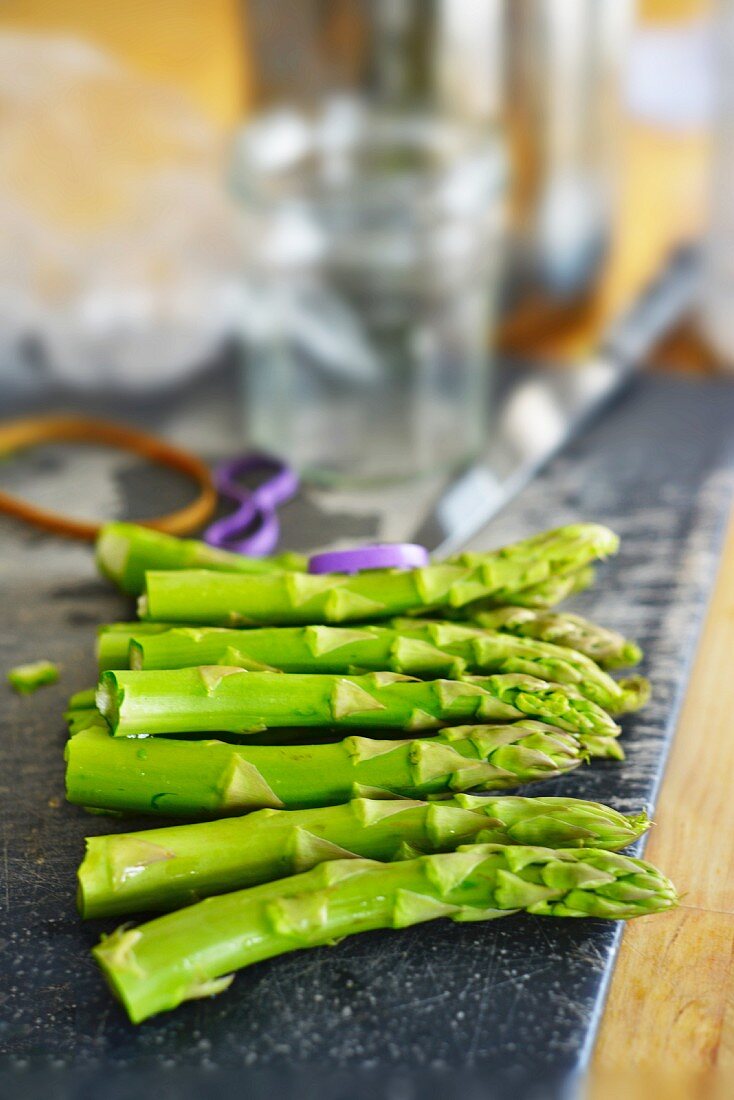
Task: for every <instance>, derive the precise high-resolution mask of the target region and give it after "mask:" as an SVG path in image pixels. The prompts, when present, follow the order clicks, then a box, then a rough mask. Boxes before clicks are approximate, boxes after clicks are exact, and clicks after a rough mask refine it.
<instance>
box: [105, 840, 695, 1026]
mask: <svg viewBox="0 0 734 1100" xmlns="http://www.w3.org/2000/svg"><path fill="white" fill-rule="evenodd" d="M676 904H677V897H676V892H675V888H674V886H673V885H672V883H671V882H670V881H669V880H668V879H667V878H665V876H664V875H662V874H661V873H660V871H658V870H657V869H656V868H655V867H653V866H652V865H651V864H649V863H645V862H644V861H643V860H641V859H633V858H631V857H630V856H624V855H620V854H618V853H616V852H605V851H602V850H599V849H594V848H588V849H582V850H580V851H573V850H560V851H559V850H553V849H551V848H538V847H528V846H524V845H520V846H517V847H512V846H509V845H505V846H503V845H498V844H475V845H470V846H468V847H462V848H459V849H458V851H456V852H449V853H443V854H438V855H428V856H421V857H419V858H418V859H410V860H405V861H397V862H394V863H376V862H374V861H373V860H368V859H338V860H334V861H333V862H328V863H321V864H319V866H318V867H314V868H313V869H312V870H310V871H306V872H305V873H303V874H300V875H293V876H292V877H291V878H286V879H280V880H278V881H277V882H270V883H266V884H264V885H262V886H253V887H251V888H249V889H247V890H237V891H235V892H234V893H230V894H221V895H219V896H217V897H210V898H206V899H205V900H204V901H201V902H199V903H198V904H197V905H189V906H187V907H186V908H184V909H178V910H176V912H174V913H167V914H166V915H165V916H162V917H157V918H156V919H155V920H152V921H150V922H148V923H147V924H142V925H140V926H138V927H137V928H130V927H129V926H127V925H124V926H122V927H121V928H118V929H117V931H116V932H113V933H112V935H111V936H108V937H107V938H106V939H103V940H102V942H101V943H100V944H99V945H98V946H97V947H95V948H94V950H93V954H94V957H95V958H96V960H97V962H98V963H99V965H100V966H101V967H102V970H103V971H104V974H105V977H106V979H107V981H108V983H109V985H110V986H111V988H112V989H113V991H114V992H115V993H116V995H117V996H118V997H119V999H120V1000H121V1001H122V1003H123V1005H124V1006H125V1008H126V1010H127V1013H128V1015H129V1017H130V1019H131V1020H132V1021H133V1023H139V1022H140V1021H141V1020H145V1019H146V1018H147V1017H149V1016H153V1015H154V1014H155V1013H157V1012H163V1011H165V1010H166V1009H172V1008H175V1007H176V1006H177V1005H179V1004H181V1003H182V1002H183V1001H186V1000H191V999H195V998H198V997H208V996H210V995H212V994H215V993H220V992H222V991H223V990H225V989H226V988H227V987H228V986H229V985H230V983H231V981H232V976H233V975H232V971H234V970H239V969H241V968H242V967H245V966H250V965H252V964H253V963H256V962H260V961H261V960H263V959H268V958H272V957H273V956H275V955H282V954H285V953H286V952H288V951H295V950H297V949H299V948H302V947H316V946H318V945H326V944H333V943H334V941H336V940H340V939H342V938H343V937H344V936H350V935H353V934H354V933H357V932H366V931H368V930H370V929H375V928H407V927H409V926H410V925H413V924H418V923H421V922H422V921H428V920H434V919H436V918H438V917H448V918H449V919H450V920H454V921H478V920H492V919H493V918H495V917H501V916H505V915H508V914H509V913H514V912H518V911H522V910H525V911H526V912H528V913H532V914H535V915H538V916H553V917H597V918H599V917H600V918H604V919H610V920H627V919H629V918H632V917H638V916H643V915H644V914H646V913H655V912H659V911H662V910H665V909H671V908H672V907H673V906H675V905H676Z"/></svg>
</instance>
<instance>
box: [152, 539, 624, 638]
mask: <svg viewBox="0 0 734 1100" xmlns="http://www.w3.org/2000/svg"><path fill="white" fill-rule="evenodd" d="M617 545H618V539H617V537H616V535H614V534H613V532H611V531H610V530H609V529H608V528H606V527H601V526H599V525H597V524H591V523H587V524H583V523H580V524H575V525H573V526H569V527H561V528H559V529H558V530H556V531H547V532H544V533H543V534H540V535H535V536H534V537H533V538H529V539H526V540H525V541H524V542H517V543H514V544H513V545H511V546H506V547H504V548H503V549H501V550H495V551H492V552H490V553H486V554H459V555H457V556H456V557H453V558H449V559H448V560H447V561H445V562H443V563H442V564H440V565H428V566H426V567H425V568H423V569H404V570H399V569H375V570H367V571H365V572H362V573H357V574H356V575H354V576H350V575H348V574H342V573H338V574H337V573H331V574H324V575H322V576H312V575H310V574H308V573H295V572H294V573H259V574H253V575H251V576H247V577H245V576H242V575H239V576H238V575H236V574H234V573H213V572H205V571H201V570H190V571H186V570H184V571H181V572H174V571H170V570H169V571H167V572H160V571H156V570H153V571H149V572H148V573H147V574H146V586H145V595H144V596H142V597H141V600H140V614H141V618H144V619H151V620H158V621H161V622H166V621H170V622H185V621H190V622H196V623H208V624H211V625H214V626H217V625H222V626H243V625H250V626H256V625H258V624H262V625H265V626H275V625H281V624H282V625H287V624H298V623H342V622H349V621H354V620H362V619H364V620H366V619H385V618H389V617H390V616H392V615H398V614H402V613H403V612H407V611H419V610H430V609H431V608H439V607H443V606H448V607H463V606H464V605H466V604H468V603H471V602H473V601H475V600H478V599H480V598H482V597H487V596H491V597H492V598H493V599H495V600H499V601H501V602H502V603H510V602H512V598H513V597H516V596H517V594H518V592H520V591H521V590H522V589H527V588H529V587H532V586H535V585H538V584H541V583H546V582H548V581H549V580H551V579H554V578H557V577H565V576H566V575H568V574H570V573H575V572H576V571H577V570H578V569H580V568H581V567H582V566H584V565H586V564H587V563H588V562H590V561H593V560H594V559H596V558H599V557H605V556H606V555H607V554H613V553H614V552H615V551H616V549H617Z"/></svg>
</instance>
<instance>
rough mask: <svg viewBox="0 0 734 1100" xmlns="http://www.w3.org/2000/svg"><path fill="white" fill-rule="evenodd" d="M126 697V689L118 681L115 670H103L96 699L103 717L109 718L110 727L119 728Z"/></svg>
mask: <svg viewBox="0 0 734 1100" xmlns="http://www.w3.org/2000/svg"><path fill="white" fill-rule="evenodd" d="M124 697H125V690H124V688H121V687H120V685H119V684H118V682H117V677H116V676H115V674H114V673H113V672H103V673H102V677H101V679H100V681H99V684H98V685H97V691H96V693H95V696H94V701H95V703H96V704H97V710H98V711H99V712H100V714H101V715H102V717H103V718H106V719H107V722H108V723H109V726H110V729H112V730H113V731H114V730H116V729H117V726H118V723H119V721H120V706H121V704H122V700H123V699H124Z"/></svg>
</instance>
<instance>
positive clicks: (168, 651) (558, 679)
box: [103, 619, 649, 714]
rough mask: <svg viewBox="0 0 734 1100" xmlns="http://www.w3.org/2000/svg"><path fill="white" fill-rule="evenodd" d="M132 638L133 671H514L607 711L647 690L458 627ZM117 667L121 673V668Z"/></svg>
mask: <svg viewBox="0 0 734 1100" xmlns="http://www.w3.org/2000/svg"><path fill="white" fill-rule="evenodd" d="M131 633H132V639H131V642H130V653H129V665H130V667H131V668H133V669H148V670H152V669H172V668H191V667H193V666H196V665H213V664H219V663H221V664H224V665H229V666H233V667H235V666H236V667H240V668H244V669H247V670H249V671H264V670H270V671H273V670H280V671H281V672H298V673H311V672H323V673H344V674H348V673H350V672H355V671H357V670H359V671H372V670H374V671H382V670H390V671H392V672H400V673H404V674H408V675H413V676H419V677H426V678H431V677H436V676H444V677H447V678H451V679H454V678H457V677H460V676H463V675H465V674H467V673H483V674H487V673H503V672H519V673H524V674H526V675H530V676H537V677H540V678H542V679H545V680H550V681H552V682H553V683H557V684H571V685H573V686H574V687H575V688H577V689H578V691H580V692H581V694H582V695H584V696H586V698H587V699H591V700H593V701H594V702H595V703H598V704H599V706H600V707H603V708H604V709H605V710H607V711H609V712H610V714H621V713H623V712H625V711H630V710H637V709H638V708H639V707H640V706H642V705H643V704H644V703H645V702H646V700H647V697H648V693H649V692H648V685H647V681H645V680H644V679H643V678H642V677H636V678H634V679H630V680H627V681H621V682H620V683H617V682H616V681H615V680H613V679H612V678H611V676H609V675H608V674H607V673H606V672H603V671H602V670H601V669H600V668H599V666H598V665H595V664H594V662H593V661H592V660H590V659H589V658H588V657H585V656H584V655H583V654H580V653H577V652H576V651H575V650H573V649H567V648H565V647H563V646H556V645H553V644H551V643H548V642H539V641H536V640H535V639H532V638H522V637H520V638H517V637H514V636H513V635H511V634H500V633H493V634H490V633H488V632H487V631H485V630H482V629H480V628H478V627H473V626H464V625H463V624H462V625H459V624H456V623H441V622H434V621H419V620H415V619H399V620H395V621H394V622H392V623H391V624H390V625H389V626H362V627H357V626H352V627H338V626H290V627H288V626H282V627H270V628H268V627H266V628H263V629H258V628H253V629H251V630H227V629H226V628H223V627H216V626H210V627H205V626H203V627H182V628H180V629H171V630H164V631H156V632H153V633H148V634H146V633H143V634H142V635H141V636H140V637H135V635H134V629H133V630H132V631H131ZM104 636H105V635H103V637H104ZM106 636H111V637H114V638H117V637H120V636H121V635H120V634H112V635H106ZM115 667H116V668H118V669H124V668H125V667H126V665H120V664H118V665H117V666H115Z"/></svg>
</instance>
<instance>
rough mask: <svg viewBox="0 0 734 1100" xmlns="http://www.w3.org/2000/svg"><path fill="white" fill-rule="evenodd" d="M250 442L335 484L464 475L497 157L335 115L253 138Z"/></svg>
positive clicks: (360, 115)
mask: <svg viewBox="0 0 734 1100" xmlns="http://www.w3.org/2000/svg"><path fill="white" fill-rule="evenodd" d="M232 176H233V186H234V191H235V194H236V196H237V198H238V199H239V201H240V203H241V205H242V208H243V210H244V212H245V213H246V215H247V216H248V224H249V226H250V227H251V232H250V234H249V240H250V244H249V250H248V257H247V273H246V283H247V292H248V295H249V301H250V309H249V315H250V318H251V317H252V316H253V315H255V314H257V316H258V319H259V320H258V324H257V326H255V327H256V330H257V331H253V325H252V324H251V323H250V324H248V333H247V341H246V349H245V353H244V379H245V391H244V402H245V415H246V431H247V437H248V440H249V441H251V442H252V443H254V444H255V445H257V446H259V447H263V448H265V449H267V450H269V451H272V452H275V453H277V454H279V455H281V456H283V457H284V458H286V459H287V460H288V461H289V462H291V463H292V464H293V465H294V466H295V467H296V468H297V469H298V470H299V471H300V472H301V473H302V474H303V476H304V477H306V478H307V479H311V480H313V481H315V482H318V483H322V484H332V483H340V484H352V483H367V484H379V483H380V482H387V481H392V480H395V479H396V478H404V477H414V476H416V475H420V474H424V473H432V472H436V471H438V470H449V469H452V468H455V467H458V466H460V465H462V464H463V463H465V462H466V461H467V460H468V459H469V458H471V457H472V456H473V455H474V454H475V453H476V452H477V451H478V450H479V448H480V447H481V445H482V442H483V440H484V434H485V428H486V417H487V412H488V408H487V406H488V392H487V391H488V371H489V356H488V343H487V340H488V331H489V318H490V307H491V304H492V302H493V299H494V294H495V286H496V278H497V260H498V253H499V247H500V225H501V210H502V198H503V195H504V160H503V156H502V154H501V151H500V146H499V144H498V142H497V140H496V139H495V138H494V137H492V136H490V137H489V138H488V137H487V135H486V132H485V133H482V134H478V133H477V132H476V131H474V130H473V129H467V128H462V127H459V126H457V125H456V124H454V123H448V122H441V121H438V120H436V119H435V118H429V117H419V116H413V115H393V116H385V115H376V114H374V113H373V112H371V111H369V110H367V109H364V108H361V107H359V106H358V105H357V104H356V103H354V102H351V101H350V102H347V101H334V102H332V103H331V104H330V105H328V106H327V107H326V108H324V109H323V110H322V111H321V113H320V114H319V115H318V116H310V117H307V116H304V115H299V114H296V113H294V112H284V111H282V112H278V113H275V114H272V115H270V116H265V117H262V118H260V119H259V120H257V121H255V122H254V123H252V124H250V125H249V126H248V127H246V128H245V129H244V130H243V131H242V132H241V134H240V135H239V138H238V141H237V143H236V147H235V154H234V161H233V173H232Z"/></svg>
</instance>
